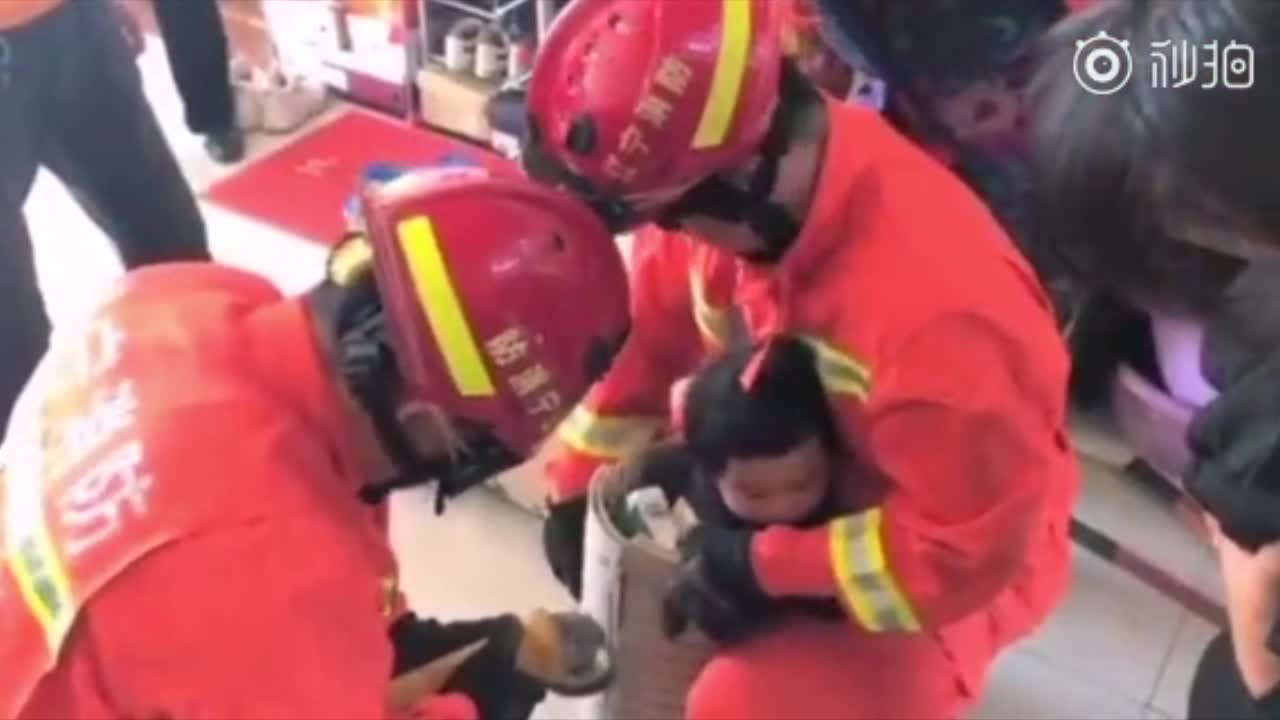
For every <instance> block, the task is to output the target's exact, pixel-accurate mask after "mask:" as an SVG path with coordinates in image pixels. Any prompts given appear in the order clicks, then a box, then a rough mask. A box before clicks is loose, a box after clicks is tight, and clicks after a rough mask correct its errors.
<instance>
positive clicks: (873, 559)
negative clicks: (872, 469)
mask: <svg viewBox="0 0 1280 720" xmlns="http://www.w3.org/2000/svg"><path fill="white" fill-rule="evenodd" d="M883 527H884V513H883V511H881V509H880V508H872V509H870V510H867V511H866V512H863V513H860V514H857V515H847V516H845V517H841V518H837V519H836V520H835V521H833V522H832V523H831V526H830V533H831V535H830V542H831V562H832V566H833V569H834V570H835V574H836V579H837V581H838V582H839V586H840V594H841V595H842V596H843V597H844V600H845V604H846V605H847V606H848V607H849V609H850V610H852V611H853V614H854V616H855V617H856V618H857V620H858V622H859V623H860V624H861V625H862V626H863V627H865V628H866V629H868V630H870V631H872V632H917V631H919V630H920V622H919V621H918V620H917V619H916V615H915V612H914V611H912V609H911V606H910V604H908V602H907V599H906V596H905V595H903V593H902V591H901V589H900V588H899V587H898V582H897V581H896V580H895V579H894V577H893V574H892V573H891V571H890V569H889V566H888V557H887V555H886V554H885V551H884V539H883V537H882V535H881V533H882V529H883Z"/></svg>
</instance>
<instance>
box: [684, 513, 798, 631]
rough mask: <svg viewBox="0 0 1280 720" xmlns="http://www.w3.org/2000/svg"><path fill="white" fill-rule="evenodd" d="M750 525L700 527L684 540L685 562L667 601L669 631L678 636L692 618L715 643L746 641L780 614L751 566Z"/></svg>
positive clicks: (691, 621)
mask: <svg viewBox="0 0 1280 720" xmlns="http://www.w3.org/2000/svg"><path fill="white" fill-rule="evenodd" d="M753 535H754V533H751V532H749V531H744V530H726V529H721V528H709V527H706V526H702V527H699V528H698V529H697V530H695V531H694V532H693V533H692V534H691V535H690V537H689V539H688V541H687V542H686V543H684V544H683V547H682V554H683V555H684V557H685V559H684V563H683V565H682V566H681V568H680V573H679V575H678V576H677V577H676V580H675V582H674V583H673V584H672V587H671V589H670V590H669V591H668V592H667V597H666V599H665V601H664V603H663V626H664V627H663V630H664V632H665V633H666V635H667V637H669V638H674V637H675V636H677V635H680V634H681V633H683V632H684V630H685V629H686V628H687V626H688V625H689V624H690V623H692V624H693V625H694V626H695V627H697V628H698V629H699V630H701V631H702V632H703V633H705V634H706V635H707V636H708V637H710V638H711V639H712V640H714V641H715V642H717V643H719V644H721V645H732V644H734V643H737V642H741V641H742V640H743V639H744V638H746V637H747V636H749V635H750V634H752V633H753V632H754V631H755V630H757V629H758V628H760V627H762V626H764V625H765V624H767V623H769V622H770V621H771V620H772V619H773V618H774V617H775V615H776V614H777V613H776V612H775V607H776V603H774V602H773V601H772V600H771V599H770V598H769V597H768V596H767V595H766V594H765V593H764V591H763V590H761V588H760V586H759V583H758V582H757V581H756V577H755V572H754V570H752V566H751V538H752V536H753Z"/></svg>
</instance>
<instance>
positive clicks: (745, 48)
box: [693, 0, 754, 150]
mask: <svg viewBox="0 0 1280 720" xmlns="http://www.w3.org/2000/svg"><path fill="white" fill-rule="evenodd" d="M720 4H721V8H722V13H721V20H720V52H719V53H718V55H717V57H716V69H715V74H713V75H712V76H711V91H710V92H709V93H707V104H706V105H705V106H704V107H703V108H702V119H701V120H699V121H698V130H697V132H695V133H694V135H693V149H694V150H702V149H704V148H709V147H716V146H717V145H720V144H721V143H723V142H724V139H725V137H726V136H727V135H728V134H729V127H730V125H732V123H733V116H734V114H735V111H736V110H737V109H738V98H739V97H740V96H741V94H742V84H743V82H745V81H746V72H747V56H748V55H750V53H751V24H752V18H751V8H752V6H753V5H754V0H721V3H720Z"/></svg>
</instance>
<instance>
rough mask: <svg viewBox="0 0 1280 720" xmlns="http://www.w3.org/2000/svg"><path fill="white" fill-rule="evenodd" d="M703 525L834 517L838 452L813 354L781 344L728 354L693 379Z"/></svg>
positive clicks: (691, 442)
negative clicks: (833, 475) (834, 490)
mask: <svg viewBox="0 0 1280 720" xmlns="http://www.w3.org/2000/svg"><path fill="white" fill-rule="evenodd" d="M681 413H682V416H683V417H682V418H680V420H681V424H682V426H683V429H684V436H685V442H686V444H687V446H688V450H689V453H690V455H691V457H692V461H693V463H694V466H695V471H696V472H695V480H694V482H693V483H692V485H691V487H690V489H689V498H690V503H691V504H692V505H693V507H694V510H695V511H696V512H697V513H698V515H699V517H700V518H702V520H703V522H707V523H715V524H723V525H727V526H730V527H755V528H761V527H764V526H767V525H796V526H813V525H816V524H818V523H821V522H822V521H824V520H827V519H829V518H830V517H831V515H832V512H831V510H832V505H833V504H834V498H832V497H831V495H832V490H833V488H834V487H835V485H834V484H833V483H832V482H831V474H832V469H833V465H834V464H835V463H837V462H838V461H839V459H838V458H839V454H840V450H839V447H838V444H837V442H836V432H835V428H834V426H833V423H832V419H831V415H830V411H829V409H828V408H827V400H826V394H825V391H824V390H823V388H822V382H821V381H820V380H819V378H818V371H817V367H816V365H815V359H814V356H813V352H812V351H811V350H810V349H809V348H808V346H806V345H805V344H804V343H803V342H801V341H800V340H796V339H794V338H789V337H788V338H780V339H774V340H770V341H767V342H765V343H764V344H762V345H760V346H758V347H756V348H745V349H742V350H738V351H735V352H731V353H729V354H727V355H725V356H724V357H722V358H720V359H719V360H717V361H716V362H714V363H712V364H711V365H709V366H707V368H706V369H705V370H703V371H702V372H701V373H699V374H698V375H697V376H696V377H695V378H694V379H693V381H692V382H691V384H690V386H689V389H688V392H687V394H686V396H685V399H684V402H683V408H682V410H681Z"/></svg>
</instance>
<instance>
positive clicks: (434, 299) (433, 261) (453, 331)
mask: <svg viewBox="0 0 1280 720" xmlns="http://www.w3.org/2000/svg"><path fill="white" fill-rule="evenodd" d="M396 231H397V233H398V234H399V238H400V246H401V248H402V249H403V250H404V256H405V260H406V262H407V263H408V265H409V274H410V275H411V276H412V277H413V286H414V291H415V292H416V293H417V295H418V304H419V305H421V306H422V311H423V313H425V314H426V316H427V323H428V324H429V325H430V326H431V332H432V333H433V334H434V335H435V338H436V345H437V347H438V348H439V351H440V354H441V355H443V356H444V362H445V366H446V367H447V368H448V369H449V375H450V377H452V378H453V384H454V385H455V386H457V388H458V394H459V395H462V396H463V397H491V396H493V395H494V394H495V391H494V385H493V379H492V378H491V377H489V369H488V367H486V366H485V364H484V356H483V355H482V354H481V353H480V345H479V344H478V343H477V342H476V338H475V334H474V333H472V332H471V325H470V323H468V322H467V316H466V313H465V312H463V310H462V303H461V301H460V300H459V299H458V292H457V290H456V289H455V288H454V287H453V279H452V278H451V277H450V275H449V267H448V266H447V265H446V264H445V261H444V255H443V254H442V253H441V252H440V239H439V238H438V237H437V236H436V230H435V226H434V225H432V224H431V220H430V219H428V218H425V217H416V218H412V219H410V220H405V221H403V222H401V223H400V224H399V225H398V226H397V227H396Z"/></svg>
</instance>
